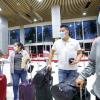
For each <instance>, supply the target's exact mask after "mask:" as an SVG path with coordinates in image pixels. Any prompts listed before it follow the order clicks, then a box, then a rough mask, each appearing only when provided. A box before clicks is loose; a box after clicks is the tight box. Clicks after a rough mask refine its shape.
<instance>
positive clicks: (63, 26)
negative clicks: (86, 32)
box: [60, 25, 69, 30]
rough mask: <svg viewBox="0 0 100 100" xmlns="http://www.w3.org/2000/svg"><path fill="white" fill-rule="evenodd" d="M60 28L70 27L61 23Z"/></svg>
mask: <svg viewBox="0 0 100 100" xmlns="http://www.w3.org/2000/svg"><path fill="white" fill-rule="evenodd" d="M60 28H65V29H66V30H69V27H68V26H67V25H61V26H60Z"/></svg>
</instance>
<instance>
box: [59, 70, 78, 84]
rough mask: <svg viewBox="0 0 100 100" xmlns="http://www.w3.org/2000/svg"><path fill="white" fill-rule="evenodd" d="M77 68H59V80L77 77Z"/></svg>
mask: <svg viewBox="0 0 100 100" xmlns="http://www.w3.org/2000/svg"><path fill="white" fill-rule="evenodd" d="M76 72H77V70H62V69H59V71H58V76H59V82H63V81H65V80H67V79H71V78H73V77H75V74H76Z"/></svg>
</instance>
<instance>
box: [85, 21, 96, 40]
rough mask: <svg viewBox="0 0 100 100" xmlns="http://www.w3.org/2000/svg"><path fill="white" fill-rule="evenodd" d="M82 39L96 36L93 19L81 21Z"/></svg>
mask: <svg viewBox="0 0 100 100" xmlns="http://www.w3.org/2000/svg"><path fill="white" fill-rule="evenodd" d="M83 29H84V39H93V38H95V37H96V36H97V27H96V21H95V20H89V21H83Z"/></svg>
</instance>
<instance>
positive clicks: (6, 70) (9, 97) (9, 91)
mask: <svg viewBox="0 0 100 100" xmlns="http://www.w3.org/2000/svg"><path fill="white" fill-rule="evenodd" d="M33 64H34V66H35V68H34V70H33V72H32V77H33V76H34V75H35V73H36V71H37V70H40V69H41V68H43V67H44V66H45V65H46V64H45V62H40V63H39V62H38V63H36V62H33ZM52 65H53V71H55V73H53V78H54V82H53V84H57V83H58V73H57V71H58V67H57V64H56V63H53V64H52ZM81 66H84V65H83V64H81ZM82 69H83V67H79V68H78V71H79V72H80V71H81V70H82ZM3 70H4V71H3V73H4V74H6V76H7V83H9V82H11V77H10V66H9V64H5V66H4V68H3ZM30 77H31V75H30V74H28V78H30ZM94 80H95V76H91V77H90V78H88V83H87V88H88V90H89V91H90V90H91V89H92V85H93V82H94ZM7 100H13V91H12V87H7ZM91 100H95V97H94V96H93V95H92V94H91Z"/></svg>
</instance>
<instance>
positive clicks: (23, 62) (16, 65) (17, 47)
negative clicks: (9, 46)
mask: <svg viewBox="0 0 100 100" xmlns="http://www.w3.org/2000/svg"><path fill="white" fill-rule="evenodd" d="M8 60H9V62H10V71H11V76H12V80H13V92H14V100H17V98H18V87H19V81H20V79H21V82H24V81H25V80H26V77H27V62H28V61H29V60H30V57H29V54H28V52H27V51H26V50H24V46H23V44H22V43H20V42H16V43H15V44H14V51H13V52H12V53H11V54H10V55H9V58H8Z"/></svg>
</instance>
